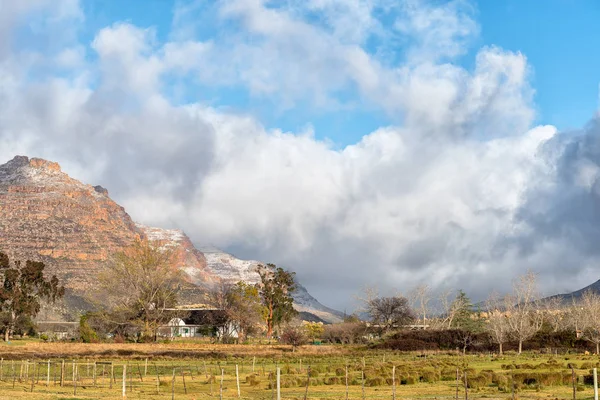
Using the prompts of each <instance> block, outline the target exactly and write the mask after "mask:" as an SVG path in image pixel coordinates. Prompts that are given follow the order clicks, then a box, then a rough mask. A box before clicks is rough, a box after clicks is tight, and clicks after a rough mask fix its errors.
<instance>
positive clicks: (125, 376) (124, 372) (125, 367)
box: [123, 364, 127, 399]
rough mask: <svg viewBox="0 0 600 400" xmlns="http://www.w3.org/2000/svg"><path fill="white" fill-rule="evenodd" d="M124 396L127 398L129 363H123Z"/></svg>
mask: <svg viewBox="0 0 600 400" xmlns="http://www.w3.org/2000/svg"><path fill="white" fill-rule="evenodd" d="M123 398H124V399H126V398H127V364H123Z"/></svg>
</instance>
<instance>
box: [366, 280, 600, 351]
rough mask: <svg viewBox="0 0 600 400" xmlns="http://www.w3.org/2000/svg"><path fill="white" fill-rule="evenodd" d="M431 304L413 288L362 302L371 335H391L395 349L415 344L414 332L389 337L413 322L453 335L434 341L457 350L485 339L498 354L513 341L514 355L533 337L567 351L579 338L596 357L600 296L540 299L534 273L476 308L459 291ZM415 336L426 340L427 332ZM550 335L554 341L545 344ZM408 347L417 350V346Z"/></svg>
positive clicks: (599, 347) (599, 343)
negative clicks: (402, 293) (404, 340)
mask: <svg viewBox="0 0 600 400" xmlns="http://www.w3.org/2000/svg"><path fill="white" fill-rule="evenodd" d="M432 300H433V296H432V292H431V290H430V289H429V288H428V287H427V286H419V287H417V288H416V289H414V290H413V291H411V293H410V294H409V295H408V296H406V297H404V296H393V297H378V296H373V295H372V293H368V295H367V296H366V298H364V299H363V301H364V303H365V311H366V312H367V314H368V315H369V317H370V321H369V322H370V323H371V325H370V328H371V329H370V330H371V332H372V333H375V334H378V335H380V336H383V337H385V336H386V335H388V336H389V337H393V338H394V340H395V341H396V342H395V345H398V346H400V347H401V343H399V342H397V339H398V338H399V337H405V338H408V337H409V336H410V338H411V340H415V341H419V339H418V338H419V335H420V334H418V333H413V334H411V335H398V334H394V333H397V332H398V331H402V330H406V329H410V328H411V327H410V325H411V324H417V326H413V327H412V328H413V329H414V328H416V329H425V330H428V331H430V332H431V331H437V332H440V331H453V334H451V335H438V337H445V338H451V340H450V339H449V342H452V343H454V344H455V345H457V346H460V347H461V348H462V350H463V351H466V350H467V349H468V348H470V347H477V345H478V343H477V342H478V341H479V342H482V341H485V342H491V343H494V344H495V345H496V350H497V352H498V353H499V354H502V353H503V349H504V345H506V344H507V343H514V344H515V345H516V351H517V352H518V353H519V354H520V353H521V352H522V351H523V345H524V343H526V342H527V341H529V340H532V339H533V338H534V337H543V338H544V339H542V340H541V342H542V343H539V345H541V346H544V345H562V346H567V347H570V346H573V345H574V344H573V342H574V341H576V340H585V341H588V342H590V343H592V344H593V345H594V346H595V351H596V354H600V295H599V294H598V293H597V292H595V291H593V290H588V291H586V292H584V293H583V294H582V296H581V297H574V296H573V297H570V298H564V297H561V296H553V297H549V298H542V296H541V295H540V292H539V290H538V286H537V282H536V276H535V274H533V273H527V274H525V275H522V276H519V277H518V278H517V279H515V280H514V282H513V286H512V291H511V292H510V293H508V294H506V295H504V296H498V295H497V294H492V295H490V296H489V298H488V299H487V300H486V301H485V302H483V303H482V304H479V305H478V306H474V305H473V304H472V302H471V300H470V299H469V297H468V296H467V294H466V293H465V292H463V291H462V290H459V291H458V293H457V294H456V295H455V296H454V297H453V298H452V297H451V294H450V293H449V292H446V293H443V294H442V295H441V296H440V298H439V299H438V301H437V303H438V307H440V308H439V309H438V310H435V309H434V308H433V307H432V303H433V301H432ZM368 330H369V329H368V327H367V331H368ZM421 336H422V337H428V338H431V336H432V334H431V333H423V334H421ZM551 337H554V338H557V339H552V340H551ZM407 340H408V339H407ZM428 340H429V339H428ZM544 341H545V342H546V343H544ZM420 342H421V343H420V345H421V346H423V348H422V349H423V350H424V349H426V348H427V347H428V342H427V341H420ZM449 342H448V343H449ZM550 342H551V343H550ZM410 345H411V346H413V347H414V349H415V350H418V348H417V347H418V346H419V344H417V343H410ZM408 347H410V346H407V348H408Z"/></svg>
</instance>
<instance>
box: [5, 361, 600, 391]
mask: <svg viewBox="0 0 600 400" xmlns="http://www.w3.org/2000/svg"><path fill="white" fill-rule="evenodd" d="M404 362H406V360H404ZM397 364H398V365H397ZM405 367H406V365H404V366H402V365H400V364H399V363H395V362H394V360H387V361H386V360H385V356H384V359H383V360H380V359H368V358H365V357H362V358H349V359H347V360H344V361H343V362H340V361H339V360H335V361H332V360H328V359H327V357H323V358H321V359H312V360H303V359H297V360H269V359H257V358H256V357H252V358H251V359H250V360H212V359H191V360H172V361H169V360H152V359H141V360H128V361H125V360H82V359H77V360H67V359H49V360H6V359H0V392H1V393H3V394H7V393H10V392H14V393H28V395H27V398H36V396H38V397H43V396H47V395H59V396H83V397H88V398H128V397H129V398H157V399H158V398H161V399H167V398H171V399H175V398H177V399H186V398H190V399H192V398H193V399H198V398H207V399H208V398H218V399H236V398H243V399H265V400H266V399H271V400H275V399H277V400H279V399H348V400H349V399H365V400H366V399H392V400H395V399H403V398H415V397H433V396H435V397H436V398H447V399H458V398H460V399H463V398H464V399H469V398H472V399H476V398H482V397H487V398H489V397H490V396H489V393H488V392H485V391H484V392H481V390H479V386H478V385H479V384H480V382H478V380H480V379H481V377H480V376H479V373H477V374H473V375H469V373H472V369H469V368H466V367H460V366H458V365H457V366H456V367H454V368H453V369H452V371H451V372H452V374H455V377H453V379H447V378H448V377H446V379H444V378H441V376H440V373H441V372H440V371H441V367H440V371H437V372H436V373H437V378H436V379H434V381H435V382H433V381H432V382H429V383H430V384H427V383H424V382H423V381H422V380H421V379H417V380H416V381H415V380H414V379H413V380H412V381H411V380H409V379H407V376H409V375H407V373H406V370H405V369H403V368H405ZM446 370H448V368H446ZM594 370H595V369H594ZM554 373H555V374H558V375H557V376H559V378H558V380H557V381H556V386H557V387H558V388H560V390H559V391H560V393H562V394H563V395H565V396H567V395H568V397H563V398H571V397H570V389H571V387H572V395H573V397H572V398H573V399H576V398H577V395H578V394H579V396H580V398H586V396H587V398H592V397H590V395H591V392H589V390H592V389H589V390H588V392H589V393H587V392H586V393H585V394H582V393H580V392H581V391H582V390H581V387H582V386H581V384H582V383H583V381H584V380H585V376H584V374H583V373H582V371H576V370H575V368H570V369H569V368H562V367H561V368H559V369H557V370H556V371H554ZM446 374H448V371H446ZM502 376H503V377H504V378H503V379H505V380H506V383H507V385H505V387H504V388H502V389H501V388H500V387H499V386H498V387H493V388H492V387H491V386H492V385H488V386H490V390H491V389H493V390H495V393H496V394H495V396H494V397H493V398H513V399H514V398H516V397H517V396H518V393H519V392H526V391H527V390H528V389H530V390H531V391H532V392H533V391H535V390H536V386H535V384H536V382H529V383H530V387H523V385H522V382H521V381H522V380H523V379H524V378H523V377H519V376H518V375H515V372H514V371H504V372H502ZM515 376H517V378H515ZM532 376H537V377H538V380H539V377H540V376H541V375H540V373H538V374H537V375H535V374H533V375H532ZM421 378H422V377H421ZM519 379H520V380H519ZM527 379H531V378H527ZM533 379H534V380H535V378H533ZM594 379H596V376H595V374H594ZM537 384H538V386H537V392H539V387H540V385H539V382H537ZM484 386H485V382H484ZM595 387H597V383H596V386H595ZM585 390H587V389H585ZM581 396H583V397H581Z"/></svg>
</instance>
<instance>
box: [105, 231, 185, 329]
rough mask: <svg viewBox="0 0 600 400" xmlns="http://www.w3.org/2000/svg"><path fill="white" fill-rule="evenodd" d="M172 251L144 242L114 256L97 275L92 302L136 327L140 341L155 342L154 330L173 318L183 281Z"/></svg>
mask: <svg viewBox="0 0 600 400" xmlns="http://www.w3.org/2000/svg"><path fill="white" fill-rule="evenodd" d="M173 265H174V262H173V255H172V252H171V251H169V250H167V249H164V248H161V247H158V246H156V245H154V244H152V243H149V242H148V241H146V240H143V241H142V240H138V241H136V242H135V243H134V244H133V245H132V246H131V247H130V248H128V249H126V250H125V251H123V252H119V253H117V254H115V255H114V257H113V258H112V261H111V262H110V263H108V265H107V268H106V269H105V270H103V271H101V272H100V273H99V274H98V293H96V298H95V301H97V302H98V304H99V305H100V306H101V308H102V309H104V310H105V311H106V315H107V316H109V319H111V320H113V321H121V322H120V323H121V324H133V325H137V326H139V327H140V329H141V336H142V339H154V340H156V333H157V329H158V327H159V326H160V325H161V324H164V323H166V322H168V320H169V319H170V318H171V317H172V312H171V311H169V309H170V308H173V307H175V306H176V305H177V300H178V293H179V290H180V288H181V284H182V282H183V280H182V275H181V271H180V270H178V269H176V268H173Z"/></svg>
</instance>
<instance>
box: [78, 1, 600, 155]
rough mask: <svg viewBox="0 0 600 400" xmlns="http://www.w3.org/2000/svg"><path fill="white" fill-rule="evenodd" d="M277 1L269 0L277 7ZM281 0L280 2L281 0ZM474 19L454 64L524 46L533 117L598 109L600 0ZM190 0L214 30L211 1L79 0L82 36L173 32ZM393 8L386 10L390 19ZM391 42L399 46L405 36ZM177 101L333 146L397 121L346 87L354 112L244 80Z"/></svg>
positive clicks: (551, 119)
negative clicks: (287, 102) (284, 100)
mask: <svg viewBox="0 0 600 400" xmlns="http://www.w3.org/2000/svg"><path fill="white" fill-rule="evenodd" d="M277 3H278V2H271V3H270V4H272V5H274V6H276V5H277ZM279 3H281V2H279ZM470 4H471V6H472V7H473V9H474V12H473V19H474V20H475V21H476V22H477V24H478V25H479V34H478V35H476V36H475V37H474V38H473V39H472V40H471V41H470V44H469V46H468V47H467V52H466V53H465V54H464V55H463V56H462V57H460V58H459V59H458V60H456V63H457V64H459V65H462V66H464V67H465V68H467V69H470V68H472V67H473V63H474V60H475V55H476V53H477V51H478V50H479V49H480V48H481V47H483V46H492V45H494V46H499V47H501V48H503V49H505V50H509V51H515V52H522V53H523V54H524V55H525V56H526V57H527V59H528V63H529V67H530V70H531V78H530V81H531V83H532V86H533V88H534V90H535V97H534V100H535V111H536V118H535V122H536V123H539V124H551V125H554V126H556V127H557V128H558V129H560V130H571V129H576V128H580V127H582V126H583V125H585V124H586V123H587V121H588V120H589V119H590V118H591V117H592V116H593V114H594V113H595V111H596V110H597V109H598V106H599V102H598V98H599V96H598V87H599V84H600V52H598V51H596V49H597V43H599V42H600V29H598V28H597V21H598V20H599V19H600V3H599V2H597V1H594V0H581V1H575V2H573V1H567V0H548V1H544V2H543V6H542V5H541V2H540V1H537V0H507V1H478V2H473V3H470ZM186 6H188V7H189V6H191V8H192V9H194V10H195V13H194V14H193V15H195V16H196V17H197V18H198V24H197V26H196V27H195V30H196V32H197V35H196V38H197V39H207V38H210V37H211V36H212V35H213V31H212V23H213V22H212V21H211V20H210V17H209V18H208V19H207V18H204V16H206V15H208V16H212V15H213V14H212V12H211V10H210V8H211V2H210V1H200V2H195V5H194V3H193V2H183V1H172V0H130V1H127V2H121V1H116V0H107V1H102V2H98V1H95V0H84V1H83V3H82V8H83V9H84V10H85V18H86V24H85V28H84V30H83V32H82V35H83V37H84V38H87V39H89V40H90V41H91V40H92V39H93V36H94V35H95V34H96V32H97V30H98V29H100V28H101V27H104V26H108V25H111V24H113V23H115V22H118V21H125V22H130V23H132V24H134V25H136V26H139V27H146V28H153V29H155V32H156V38H157V40H158V41H159V42H164V41H167V40H169V38H170V37H172V35H173V22H174V21H173V19H174V16H175V13H176V9H177V8H178V7H186ZM394 17H395V15H393V14H392V15H390V18H392V19H393V18H394ZM398 46H400V48H397V49H395V51H398V53H400V54H401V53H402V51H403V49H402V46H403V43H399V44H398ZM190 88H193V89H191V90H189V91H188V92H187V93H186V95H185V96H184V97H183V98H179V101H182V102H188V101H201V102H206V103H207V104H211V105H214V106H218V107H224V108H226V109H229V110H235V111H239V112H247V113H251V114H252V115H255V116H257V117H258V118H259V119H260V120H261V121H262V122H263V123H264V124H265V125H266V126H267V127H272V128H280V129H283V130H290V131H303V130H304V129H306V128H307V127H308V126H312V127H313V128H314V130H315V134H316V135H317V137H321V138H323V137H328V138H330V139H332V140H333V142H334V143H335V145H337V146H345V145H347V144H351V143H355V142H356V141H357V140H358V139H360V137H362V136H363V135H365V134H368V133H369V132H371V131H373V130H375V129H377V128H378V127H379V126H382V125H385V124H393V123H395V122H397V119H396V118H393V117H391V116H390V115H386V113H384V112H381V110H379V109H377V107H371V106H369V104H365V103H361V100H360V96H359V95H357V93H356V92H354V91H350V92H348V93H345V94H343V95H342V96H344V97H345V99H350V100H351V101H352V102H354V103H358V104H359V106H358V107H356V108H354V109H353V110H352V112H348V110H346V109H342V110H327V111H322V110H319V109H318V107H312V106H311V105H310V102H306V103H305V104H296V105H295V107H294V108H293V109H283V110H282V109H277V107H273V104H272V102H271V101H270V100H269V99H265V98H263V97H260V96H252V95H251V94H249V92H248V90H247V89H246V88H244V87H240V86H233V87H217V88H214V87H210V86H204V85H191V86H190Z"/></svg>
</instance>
